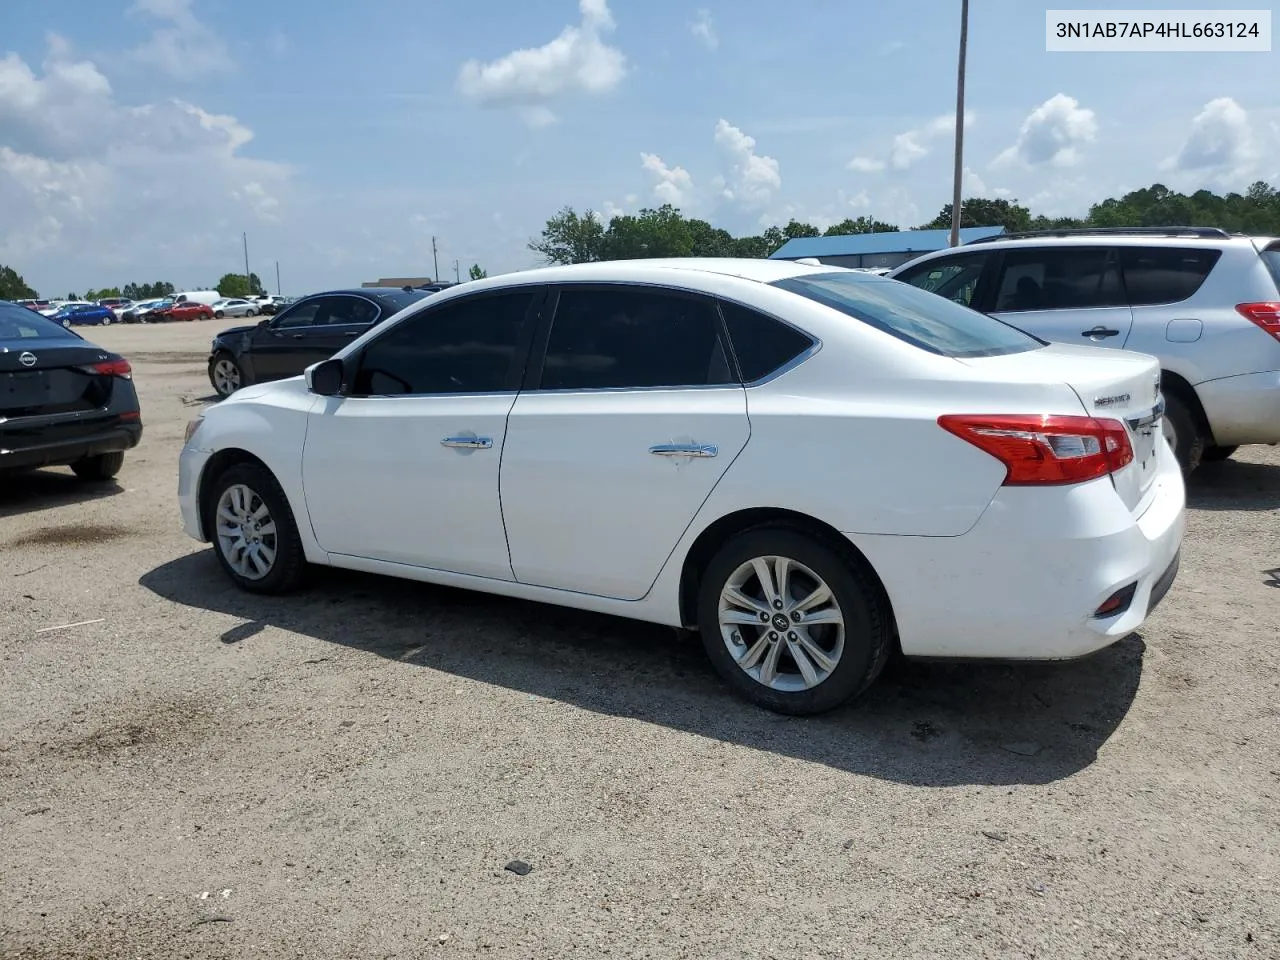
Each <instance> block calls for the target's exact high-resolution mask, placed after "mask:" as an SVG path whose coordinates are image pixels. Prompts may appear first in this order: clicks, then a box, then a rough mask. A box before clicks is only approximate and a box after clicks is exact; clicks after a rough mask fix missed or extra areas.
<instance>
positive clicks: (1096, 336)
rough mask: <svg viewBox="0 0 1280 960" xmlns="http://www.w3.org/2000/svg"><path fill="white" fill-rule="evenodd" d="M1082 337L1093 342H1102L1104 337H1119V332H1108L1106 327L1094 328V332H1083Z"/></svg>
mask: <svg viewBox="0 0 1280 960" xmlns="http://www.w3.org/2000/svg"><path fill="white" fill-rule="evenodd" d="M1080 336H1082V337H1088V338H1089V339H1091V340H1101V339H1103V338H1104V337H1118V336H1120V331H1119V330H1108V329H1107V328H1106V327H1101V326H1099V327H1094V328H1093V329H1092V330H1081V331H1080Z"/></svg>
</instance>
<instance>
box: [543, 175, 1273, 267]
mask: <svg viewBox="0 0 1280 960" xmlns="http://www.w3.org/2000/svg"><path fill="white" fill-rule="evenodd" d="M960 225H961V226H962V227H997V226H1002V227H1004V228H1005V229H1006V230H1009V231H1010V232H1014V231H1022V230H1061V229H1070V228H1081V227H1171V226H1192V227H1221V228H1222V229H1224V230H1227V231H1229V232H1232V233H1236V232H1239V233H1247V234H1252V235H1255V236H1280V191H1277V190H1276V189H1275V188H1274V187H1272V186H1271V185H1270V184H1268V183H1266V182H1265V181H1261V180H1259V181H1258V182H1256V183H1254V184H1252V185H1251V186H1250V187H1249V189H1248V190H1247V191H1245V192H1244V193H1243V194H1241V193H1228V194H1225V195H1223V196H1219V195H1217V194H1215V193H1212V192H1210V191H1208V190H1198V191H1196V192H1195V193H1193V194H1190V195H1188V194H1182V193H1178V192H1176V191H1173V190H1170V189H1169V188H1168V187H1166V186H1164V185H1163V184H1160V183H1157V184H1153V185H1152V186H1150V187H1145V188H1143V189H1141V190H1134V191H1132V192H1131V193H1127V194H1125V195H1124V196H1123V197H1120V198H1118V199H1116V198H1109V199H1107V200H1103V201H1102V202H1101V203H1096V204H1094V205H1093V206H1091V207H1090V208H1089V213H1088V215H1087V216H1084V217H1047V216H1044V215H1043V214H1032V212H1031V210H1030V208H1028V207H1026V206H1023V205H1021V204H1019V203H1018V201H1017V200H1006V199H1002V198H1001V199H987V198H983V197H975V198H972V199H970V200H965V201H964V202H963V203H962V204H961V208H960ZM950 227H951V204H949V203H948V204H946V205H944V206H943V207H942V209H941V210H939V211H938V215H937V216H936V217H934V218H933V219H932V220H930V221H929V222H927V223H922V224H920V225H919V226H915V227H907V228H905V229H909V230H935V229H949V228H950ZM901 229H904V228H903V227H900V226H898V225H896V224H892V223H886V222H884V221H882V220H878V219H876V218H874V217H865V216H864V217H856V218H850V219H846V220H842V221H841V222H840V223H836V224H832V225H831V226H829V227H827V228H826V229H825V230H819V229H818V228H817V227H816V226H814V225H813V224H811V223H804V222H803V221H800V220H795V219H792V220H791V221H789V222H788V223H786V224H785V225H782V226H772V227H769V228H768V229H767V230H764V231H763V232H762V233H760V234H757V235H754V236H745V237H735V236H733V235H732V234H730V233H729V232H728V231H727V230H723V229H721V228H719V227H714V226H712V225H711V224H710V223H708V222H707V221H705V220H699V219H696V218H692V217H686V216H684V215H683V214H681V212H680V211H679V210H678V209H676V208H675V207H674V206H672V205H670V204H663V205H662V206H660V207H657V208H656V209H651V208H646V209H643V210H641V211H639V212H638V213H635V214H627V215H625V216H619V217H614V218H613V219H612V220H610V221H609V223H608V224H607V225H606V224H605V223H604V221H603V219H602V218H601V217H599V216H598V215H597V214H596V213H595V212H594V211H592V210H586V211H584V212H583V213H578V212H577V211H576V210H574V209H573V208H572V207H567V206H566V207H563V208H561V210H560V211H559V212H558V213H556V215H555V216H553V217H551V219H549V220H548V221H547V223H546V226H545V227H544V228H543V230H542V233H541V235H540V236H538V237H535V238H534V239H532V240H530V241H529V249H530V250H532V251H533V252H534V253H537V254H538V255H539V256H541V257H542V258H543V259H544V260H545V261H547V262H548V263H558V264H564V263H590V262H593V261H597V260H631V259H643V258H647V257H767V256H769V255H770V254H772V253H774V252H775V251H776V250H777V249H778V248H779V247H781V246H782V245H783V244H784V243H786V242H787V241H788V240H794V239H796V238H798V237H818V236H827V237H831V236H844V235H848V234H858V233H881V232H888V231H896V230H901Z"/></svg>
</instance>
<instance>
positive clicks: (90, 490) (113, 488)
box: [0, 468, 124, 518]
mask: <svg viewBox="0 0 1280 960" xmlns="http://www.w3.org/2000/svg"><path fill="white" fill-rule="evenodd" d="M123 492H124V487H122V486H120V484H118V483H116V482H115V481H114V480H107V481H102V482H90V481H85V480H81V479H80V478H79V477H77V476H75V475H74V474H72V473H71V471H70V470H68V471H67V472H66V473H62V472H55V471H54V469H52V468H51V469H48V470H35V471H32V472H31V473H20V474H16V475H14V476H8V477H5V476H0V518H4V517H16V516H18V515H19V514H24V513H35V512H36V511H37V510H50V509H52V508H54V507H65V506H67V505H68V504H72V503H84V502H86V501H89V500H100V499H101V498H103V497H113V496H115V495H116V494H117V493H123Z"/></svg>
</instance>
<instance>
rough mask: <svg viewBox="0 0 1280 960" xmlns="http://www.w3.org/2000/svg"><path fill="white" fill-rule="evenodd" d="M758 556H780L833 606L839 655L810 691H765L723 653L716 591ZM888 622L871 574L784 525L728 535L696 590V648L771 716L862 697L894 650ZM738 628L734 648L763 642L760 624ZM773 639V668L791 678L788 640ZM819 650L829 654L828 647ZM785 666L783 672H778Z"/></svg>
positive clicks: (794, 665)
mask: <svg viewBox="0 0 1280 960" xmlns="http://www.w3.org/2000/svg"><path fill="white" fill-rule="evenodd" d="M760 557H785V558H787V559H789V560H791V561H793V562H795V563H799V564H801V565H803V566H804V567H807V568H808V569H809V570H810V571H812V572H813V573H814V574H816V575H817V576H818V577H819V578H821V579H822V580H823V581H825V583H826V585H827V586H828V587H829V588H830V590H831V593H832V596H833V597H834V599H835V602H836V603H837V604H838V606H839V609H840V613H841V615H842V616H843V619H844V648H843V652H842V654H841V655H840V657H839V659H838V660H837V661H836V664H835V667H834V668H833V669H832V670H831V671H830V672H829V674H828V675H827V676H826V677H825V678H824V679H822V680H821V681H820V682H819V683H817V684H816V685H815V686H811V687H808V688H807V689H794V690H779V689H776V688H775V687H771V686H766V685H765V684H764V683H762V682H760V681H759V680H757V679H756V678H754V677H752V676H750V675H749V674H748V673H747V672H746V670H745V669H744V668H742V667H740V666H739V665H738V662H737V661H736V660H735V659H734V657H733V655H732V654H730V652H729V648H728V643H729V641H726V640H725V638H724V636H723V635H722V633H721V626H720V595H721V591H722V590H723V588H724V587H725V585H726V584H727V583H728V582H729V580H730V578H731V577H732V576H733V575H734V573H735V571H737V570H738V569H739V568H741V567H742V566H743V565H744V564H748V563H750V561H752V560H753V559H755V558H760ZM757 583H758V581H757ZM784 619H785V617H784ZM890 620H891V617H890V614H889V610H888V604H887V602H886V600H885V599H884V597H883V592H882V591H881V589H880V587H879V585H878V584H877V583H876V582H875V578H874V575H873V574H872V573H871V572H870V571H869V570H868V569H866V567H865V565H864V564H863V563H862V562H861V561H860V560H859V559H858V558H857V557H856V556H853V555H846V554H845V553H844V552H843V551H841V550H840V549H839V548H838V547H836V546H835V545H832V544H828V543H827V542H825V541H824V540H821V539H819V538H817V537H814V536H812V535H810V534H808V533H805V532H803V531H801V530H797V529H794V528H791V527H782V526H768V527H756V528H754V529H751V530H746V531H744V532H743V533H740V534H737V535H736V536H734V537H732V538H731V539H730V540H728V541H727V542H726V543H725V544H724V545H723V546H722V547H721V548H720V549H719V551H717V552H716V554H715V556H714V557H712V559H711V561H710V563H708V564H707V567H706V570H705V571H703V575H702V581H701V584H700V587H699V594H698V625H699V628H700V632H701V634H702V643H703V647H704V648H705V649H706V651H707V656H708V657H709V658H710V659H711V663H712V665H713V666H714V667H715V668H716V672H717V673H719V674H720V676H721V678H723V679H724V681H725V683H727V684H728V685H729V687H731V688H732V689H733V690H734V691H735V692H736V693H738V694H740V695H742V696H743V697H745V698H746V699H747V700H750V701H751V702H753V703H755V704H758V705H759V706H762V707H765V708H766V709H769V710H773V711H775V712H778V713H786V714H794V715H806V714H815V713H822V712H824V711H826V710H831V709H832V708H834V707H837V706H839V705H840V704H842V703H845V702H847V701H849V700H851V699H853V698H854V697H857V696H858V695H860V694H861V693H863V692H864V691H865V690H866V689H867V688H868V687H869V686H870V685H871V684H872V683H873V682H874V681H875V679H876V677H878V676H879V675H880V671H881V670H883V669H884V665H885V662H886V661H887V660H888V658H889V653H890V651H891V649H892V646H893V644H892V642H891V628H890ZM789 629H790V628H789ZM742 630H743V631H744V632H747V631H749V632H750V635H749V636H747V637H744V638H742V643H740V644H738V645H739V646H742V645H747V646H748V649H752V648H754V646H755V645H756V644H757V643H767V642H768V636H769V630H768V627H767V626H765V625H758V626H757V625H752V626H750V627H747V626H745V625H744V626H743V627H742ZM788 636H791V634H790V633H788ZM811 636H812V635H811ZM778 637H779V639H778V642H779V643H780V644H781V645H782V649H781V651H780V652H779V654H778V657H777V663H778V664H779V666H780V667H781V668H783V669H782V672H783V673H784V674H789V675H790V676H791V677H795V678H798V677H799V670H798V669H797V661H796V660H795V659H794V658H793V656H792V654H791V653H790V648H789V647H788V641H787V639H786V638H783V637H782V636H781V634H778ZM814 639H815V640H816V639H817V638H816V637H815V638H814ZM819 646H822V644H821V643H819ZM764 649H766V650H767V649H769V648H768V647H767V646H766V647H765V648H764ZM823 649H824V651H825V652H830V650H829V649H828V648H827V647H823ZM788 663H789V664H790V665H791V669H790V670H789V671H787V670H786V669H785V667H786V665H787V664H788Z"/></svg>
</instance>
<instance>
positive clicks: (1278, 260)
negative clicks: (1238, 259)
mask: <svg viewBox="0 0 1280 960" xmlns="http://www.w3.org/2000/svg"><path fill="white" fill-rule="evenodd" d="M1262 262H1263V263H1265V264H1266V265H1267V269H1268V270H1270V271H1271V276H1272V277H1274V278H1275V281H1276V292H1277V293H1280V246H1273V247H1268V248H1267V249H1266V250H1263V251H1262Z"/></svg>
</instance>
